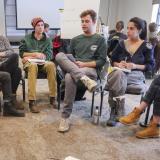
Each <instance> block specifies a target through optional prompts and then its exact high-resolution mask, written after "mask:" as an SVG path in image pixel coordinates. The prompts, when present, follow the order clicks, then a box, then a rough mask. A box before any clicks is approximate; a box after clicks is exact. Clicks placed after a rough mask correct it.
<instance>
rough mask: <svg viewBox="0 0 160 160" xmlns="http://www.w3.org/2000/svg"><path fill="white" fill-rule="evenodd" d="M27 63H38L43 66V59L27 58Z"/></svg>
mask: <svg viewBox="0 0 160 160" xmlns="http://www.w3.org/2000/svg"><path fill="white" fill-rule="evenodd" d="M28 61H29V62H34V63H38V64H39V63H40V64H42V63H43V64H44V63H45V60H44V59H36V58H34V59H32V58H29V59H28Z"/></svg>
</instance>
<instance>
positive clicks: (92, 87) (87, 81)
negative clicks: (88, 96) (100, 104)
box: [80, 75, 97, 92]
mask: <svg viewBox="0 0 160 160" xmlns="http://www.w3.org/2000/svg"><path fill="white" fill-rule="evenodd" d="M80 80H81V81H82V82H83V84H84V85H85V86H86V87H87V89H88V90H89V91H90V92H93V91H95V90H96V88H97V82H96V81H94V80H92V79H90V78H89V77H88V76H86V75H84V76H83V77H81V79H80Z"/></svg>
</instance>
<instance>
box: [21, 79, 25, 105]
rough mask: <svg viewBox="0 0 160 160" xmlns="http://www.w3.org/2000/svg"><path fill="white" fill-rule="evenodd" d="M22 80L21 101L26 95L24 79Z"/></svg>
mask: <svg viewBox="0 0 160 160" xmlns="http://www.w3.org/2000/svg"><path fill="white" fill-rule="evenodd" d="M21 80H22V93H23V102H25V100H26V95H25V79H21Z"/></svg>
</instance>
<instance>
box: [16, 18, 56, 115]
mask: <svg viewBox="0 0 160 160" xmlns="http://www.w3.org/2000/svg"><path fill="white" fill-rule="evenodd" d="M31 24H32V26H33V27H34V31H33V32H32V33H31V34H29V35H27V36H26V37H25V38H24V39H23V40H22V41H21V44H20V47H19V51H20V56H21V58H22V62H23V64H24V69H25V70H26V71H27V73H28V99H29V108H30V110H31V112H33V113H39V109H38V107H37V105H36V79H37V73H38V71H39V70H40V71H41V72H46V73H47V79H48V85H49V96H50V104H51V105H52V106H53V108H57V103H56V96H57V81H56V67H55V65H54V63H53V62H51V61H50V60H51V59H52V43H51V40H50V39H49V38H47V37H46V34H45V33H44V21H43V19H42V18H40V17H36V18H33V20H32V22H31ZM34 59H35V60H36V61H37V59H38V60H42V63H36V62H33V60H34Z"/></svg>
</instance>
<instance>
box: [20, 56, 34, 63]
mask: <svg viewBox="0 0 160 160" xmlns="http://www.w3.org/2000/svg"><path fill="white" fill-rule="evenodd" d="M34 58H35V57H30V56H28V57H24V58H23V59H22V63H23V64H24V63H26V62H27V61H28V59H34Z"/></svg>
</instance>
